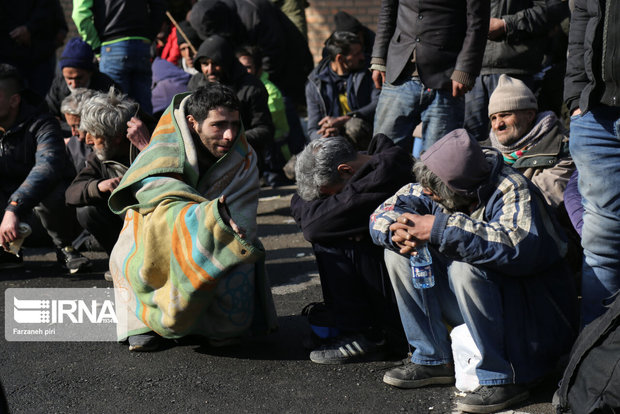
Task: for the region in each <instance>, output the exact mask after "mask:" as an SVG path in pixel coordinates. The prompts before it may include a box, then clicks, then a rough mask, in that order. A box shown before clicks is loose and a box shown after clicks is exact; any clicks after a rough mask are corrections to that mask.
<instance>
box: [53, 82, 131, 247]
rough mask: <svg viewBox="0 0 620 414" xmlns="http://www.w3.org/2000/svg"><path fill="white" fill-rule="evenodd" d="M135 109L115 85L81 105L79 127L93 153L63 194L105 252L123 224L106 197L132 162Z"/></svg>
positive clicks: (113, 242) (81, 223)
mask: <svg viewBox="0 0 620 414" xmlns="http://www.w3.org/2000/svg"><path fill="white" fill-rule="evenodd" d="M137 110H138V104H137V103H135V102H134V101H133V100H131V99H128V98H127V96H126V95H122V94H121V93H120V92H118V91H116V90H115V89H114V88H111V89H110V91H109V92H108V93H104V92H98V93H96V94H95V95H94V96H93V97H92V98H90V99H89V100H87V101H86V102H84V103H83V106H82V111H81V121H80V129H82V130H84V131H85V132H86V142H87V143H88V144H89V145H92V148H93V152H92V153H91V154H90V155H89V156H88V158H87V160H86V166H85V167H84V168H82V169H81V170H80V171H79V173H78V175H77V177H75V179H74V180H73V182H72V183H71V185H70V186H69V188H67V191H66V192H65V197H66V202H67V204H68V205H70V206H74V207H76V212H77V218H78V222H79V223H80V225H81V226H82V227H83V228H84V229H85V230H88V232H89V233H91V234H92V235H93V236H94V237H95V238H96V239H97V241H98V242H99V244H100V245H101V246H102V247H103V248H104V249H105V251H106V252H107V253H108V254H110V253H111V252H112V248H113V247H114V244H115V243H116V240H117V239H118V235H119V233H120V231H121V227H122V223H123V220H122V218H121V217H120V216H118V215H116V214H114V213H112V211H110V209H109V208H108V198H110V194H112V191H114V189H115V188H116V187H117V186H118V183H119V182H120V180H121V178H123V175H124V174H125V171H127V169H128V168H129V165H130V163H131V161H130V148H131V147H132V144H131V142H130V141H129V139H128V138H127V123H128V122H129V121H130V120H131V118H132V117H133V116H134V115H135V113H136V111H137ZM134 150H135V148H134ZM135 154H137V151H134V155H135Z"/></svg>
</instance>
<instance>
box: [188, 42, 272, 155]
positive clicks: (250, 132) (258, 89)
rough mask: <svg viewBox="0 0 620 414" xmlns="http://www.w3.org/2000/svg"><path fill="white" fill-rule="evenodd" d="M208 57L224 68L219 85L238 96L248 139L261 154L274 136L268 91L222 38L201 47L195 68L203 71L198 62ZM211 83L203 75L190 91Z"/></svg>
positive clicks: (191, 83) (191, 84)
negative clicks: (229, 88)
mask: <svg viewBox="0 0 620 414" xmlns="http://www.w3.org/2000/svg"><path fill="white" fill-rule="evenodd" d="M205 57H206V58H209V59H212V60H213V61H214V62H217V63H218V64H219V65H221V66H222V75H223V77H222V79H220V82H221V83H223V84H224V85H226V86H229V87H231V88H232V89H233V90H234V91H235V93H236V94H237V98H238V99H239V102H240V104H241V108H240V111H239V112H240V115H241V122H242V123H243V128H244V129H245V136H246V138H247V139H248V141H249V142H250V144H251V145H252V147H253V148H254V149H255V150H256V151H259V152H260V151H262V150H263V149H264V148H265V146H266V145H267V144H270V143H272V142H273V133H274V126H273V122H272V121H271V113H270V112H269V105H268V103H267V101H268V98H269V95H268V94H267V89H265V86H264V85H263V83H262V82H261V81H260V80H258V79H257V78H256V77H255V76H253V75H250V74H249V73H248V72H247V70H246V69H245V68H244V67H243V66H242V65H241V63H239V61H238V60H237V58H235V55H234V50H233V48H232V46H231V45H230V43H229V42H228V41H226V40H225V39H224V38H223V37H221V36H218V35H213V36H211V37H210V38H208V39H207V40H205V41H204V42H203V43H202V45H200V47H199V48H198V52H197V53H196V56H195V57H194V67H195V68H198V69H200V63H199V60H200V58H205ZM208 83H209V81H208V80H207V78H206V77H205V75H204V74H203V73H202V72H200V73H197V74H195V75H193V76H192V77H191V79H190V80H189V83H188V84H187V89H188V90H190V91H195V90H196V89H198V88H200V87H201V86H206V85H207V84H208Z"/></svg>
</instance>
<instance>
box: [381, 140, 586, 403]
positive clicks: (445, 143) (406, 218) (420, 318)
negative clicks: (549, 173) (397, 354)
mask: <svg viewBox="0 0 620 414" xmlns="http://www.w3.org/2000/svg"><path fill="white" fill-rule="evenodd" d="M414 173H415V174H416V178H417V180H418V183H417V184H408V185H406V186H404V187H403V188H401V189H400V190H399V191H398V192H397V193H396V194H395V195H394V196H392V197H391V198H389V199H388V200H386V201H385V202H384V203H383V204H382V205H381V206H379V207H378V208H377V210H376V211H375V213H374V214H373V215H372V218H371V221H370V234H371V236H372V238H373V240H374V242H375V243H376V244H378V245H380V246H383V247H385V260H386V265H387V269H388V272H389V275H390V278H391V280H392V286H393V287H394V291H395V293H396V299H397V301H398V309H399V311H400V316H401V320H402V322H403V327H404V329H405V333H406V335H407V339H408V342H409V344H410V345H411V346H412V348H414V349H415V351H414V352H413V354H412V357H411V359H410V360H408V361H407V363H405V364H404V365H403V366H401V367H397V368H394V369H392V370H390V371H388V372H386V373H385V375H384V377H383V381H384V382H386V383H387V384H390V385H393V386H396V387H400V388H417V387H423V386H428V385H433V384H450V383H453V382H454V366H453V364H452V349H451V345H450V340H449V335H448V328H447V327H446V323H448V324H450V325H452V326H455V325H459V324H463V323H465V324H466V326H467V328H468V330H469V332H470V333H471V335H472V337H473V340H474V342H475V344H476V346H477V348H478V349H479V350H480V354H481V356H482V358H481V361H480V362H479V363H478V365H477V366H476V375H477V377H478V380H479V383H480V387H479V388H477V389H476V390H475V391H473V392H471V393H469V394H467V396H465V397H464V398H463V399H462V400H460V401H459V402H458V403H457V407H456V408H457V409H458V410H460V411H465V412H472V413H490V412H495V411H499V410H502V409H504V408H507V407H509V406H511V405H513V404H516V403H517V402H519V401H522V400H524V399H526V398H527V397H528V388H529V386H530V385H531V384H532V382H534V381H536V380H538V379H540V378H541V377H543V376H544V375H545V374H547V373H549V372H551V371H552V370H553V369H554V368H555V364H556V363H557V361H558V359H559V357H560V356H561V355H563V354H564V353H567V352H568V351H569V350H570V348H571V345H572V342H573V340H574V339H575V335H576V333H577V326H578V325H577V322H578V318H577V309H578V308H577V306H576V299H577V296H576V294H575V290H574V286H573V280H572V277H571V276H570V270H569V269H568V267H567V265H566V262H565V261H564V256H565V253H566V241H565V240H564V238H563V234H562V231H561V228H560V227H559V225H558V224H557V222H556V221H555V220H554V218H553V212H552V211H551V210H550V208H549V206H548V205H547V204H546V203H545V201H544V198H543V196H542V195H541V194H540V191H539V190H538V189H537V188H536V187H535V186H534V185H533V184H532V183H531V181H529V180H527V179H526V178H525V177H523V175H521V174H519V173H518V172H516V171H515V170H513V169H512V168H510V167H508V166H506V165H505V164H504V161H503V159H502V156H501V154H500V153H498V152H497V151H495V150H493V149H491V148H489V149H485V150H482V149H481V148H480V146H479V145H478V143H477V142H476V141H475V140H474V139H473V138H472V137H471V136H469V134H468V133H467V131H465V130H464V129H457V130H454V131H452V132H450V133H449V134H447V135H446V136H445V137H443V138H442V139H440V140H439V141H437V142H436V143H435V144H433V145H432V146H431V147H430V148H429V149H428V150H427V151H426V152H424V153H423V154H422V155H421V158H420V160H419V161H417V162H416V164H415V166H414ZM424 245H426V246H428V248H429V250H430V253H431V256H432V271H433V273H434V278H435V284H434V286H433V287H428V288H416V287H414V286H413V281H412V274H411V272H412V269H411V266H410V262H409V258H410V255H414V254H416V250H415V249H416V248H418V247H420V246H424Z"/></svg>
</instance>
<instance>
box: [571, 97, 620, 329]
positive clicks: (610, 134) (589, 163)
mask: <svg viewBox="0 0 620 414" xmlns="http://www.w3.org/2000/svg"><path fill="white" fill-rule="evenodd" d="M619 127H620V109H618V108H610V107H603V106H600V107H596V108H593V109H592V110H590V111H588V112H586V113H585V114H582V115H578V116H573V117H572V118H571V123H570V152H571V155H572V157H573V159H574V160H575V164H576V165H577V169H578V170H579V191H580V193H581V196H582V201H583V206H584V214H583V229H582V239H581V245H582V246H583V253H584V260H583V268H582V276H581V277H582V282H581V283H582V285H581V296H582V298H583V299H582V302H581V303H582V306H581V311H582V314H581V320H582V325H584V326H585V325H586V324H588V323H589V322H591V321H592V320H594V319H595V318H596V317H597V316H599V315H601V314H602V313H603V312H604V311H605V308H604V307H603V302H604V300H605V299H606V298H608V297H610V296H611V295H613V294H614V293H615V292H617V291H618V290H620V131H619Z"/></svg>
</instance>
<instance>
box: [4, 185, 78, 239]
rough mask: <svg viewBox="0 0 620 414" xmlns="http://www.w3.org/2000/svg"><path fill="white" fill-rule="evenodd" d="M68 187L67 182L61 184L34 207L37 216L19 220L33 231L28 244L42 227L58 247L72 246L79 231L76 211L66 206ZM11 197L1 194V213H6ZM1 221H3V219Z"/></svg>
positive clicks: (29, 215) (30, 215)
mask: <svg viewBox="0 0 620 414" xmlns="http://www.w3.org/2000/svg"><path fill="white" fill-rule="evenodd" d="M67 186H68V183H66V182H61V183H59V184H58V185H56V187H54V189H53V190H52V191H51V192H50V193H49V194H48V195H47V196H45V197H44V198H43V199H42V200H41V201H40V202H39V204H37V205H36V206H35V207H34V213H35V214H28V215H27V216H25V217H20V218H19V219H20V220H21V221H24V222H26V223H28V224H29V225H30V226H31V227H32V230H33V236H30V237H29V239H26V240H27V241H26V243H28V240H30V239H33V238H34V237H36V233H37V230H38V229H41V225H42V226H43V228H44V229H45V232H47V234H48V235H49V236H50V238H51V239H52V241H53V242H54V245H55V246H56V247H58V248H62V247H65V246H70V245H71V242H72V241H73V238H74V237H75V236H76V235H77V234H78V233H79V232H78V230H79V229H78V225H77V222H76V220H75V210H74V209H73V207H68V206H66V205H65V190H66V189H67ZM10 196H11V194H3V193H1V192H0V211H4V209H5V208H6V205H7V204H8V199H9V197H10ZM3 214H4V213H3ZM0 221H2V218H1V217H0ZM39 222H40V223H41V224H39Z"/></svg>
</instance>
